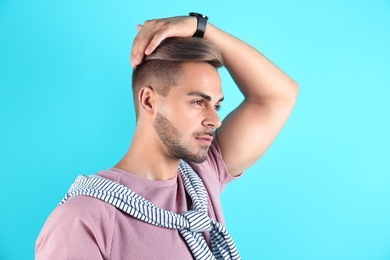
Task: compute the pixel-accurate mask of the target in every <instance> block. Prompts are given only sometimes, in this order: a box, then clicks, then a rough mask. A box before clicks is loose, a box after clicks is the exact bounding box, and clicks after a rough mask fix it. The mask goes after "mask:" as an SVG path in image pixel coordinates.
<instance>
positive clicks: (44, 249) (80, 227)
mask: <svg viewBox="0 0 390 260" xmlns="http://www.w3.org/2000/svg"><path fill="white" fill-rule="evenodd" d="M106 207H108V208H106ZM109 207H110V205H108V204H107V203H105V202H102V201H99V200H98V199H95V198H91V197H86V196H78V197H76V198H73V199H71V200H69V201H68V202H66V203H65V204H63V205H61V206H59V207H57V208H56V209H55V210H54V211H53V213H52V214H51V215H50V216H49V218H48V219H47V221H46V223H45V225H44V227H43V228H42V230H41V233H40V234H39V236H38V239H37V241H36V248H35V259H36V260H46V259H58V260H62V259H64V260H65V259H80V260H81V259H109V255H110V251H111V241H112V235H113V234H112V233H113V221H114V220H113V219H114V218H115V210H112V209H110V208H109Z"/></svg>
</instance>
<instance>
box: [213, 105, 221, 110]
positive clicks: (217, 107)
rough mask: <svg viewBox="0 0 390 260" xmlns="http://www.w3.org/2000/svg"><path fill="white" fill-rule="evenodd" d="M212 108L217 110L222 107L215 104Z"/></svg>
mask: <svg viewBox="0 0 390 260" xmlns="http://www.w3.org/2000/svg"><path fill="white" fill-rule="evenodd" d="M214 108H215V110H217V111H219V110H221V108H222V107H221V105H215V106H214Z"/></svg>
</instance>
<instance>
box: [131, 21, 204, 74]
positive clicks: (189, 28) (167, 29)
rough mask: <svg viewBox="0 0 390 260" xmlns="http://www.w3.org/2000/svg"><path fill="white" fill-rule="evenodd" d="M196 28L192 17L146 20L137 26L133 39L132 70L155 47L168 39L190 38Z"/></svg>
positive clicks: (195, 22)
mask: <svg viewBox="0 0 390 260" xmlns="http://www.w3.org/2000/svg"><path fill="white" fill-rule="evenodd" d="M196 27H197V19H196V17H192V16H177V17H171V18H164V19H156V20H148V21H146V22H145V23H144V25H137V30H138V34H137V36H136V37H135V38H134V42H133V47H132V50H131V57H130V63H131V66H132V67H133V68H135V67H137V65H139V64H140V63H141V62H142V59H143V58H144V55H149V54H151V53H152V52H153V51H154V50H155V49H156V48H157V46H158V45H159V44H160V43H161V42H162V41H163V40H164V39H166V38H169V37H191V36H192V35H193V34H194V33H195V31H196Z"/></svg>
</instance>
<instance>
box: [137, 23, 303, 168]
mask: <svg viewBox="0 0 390 260" xmlns="http://www.w3.org/2000/svg"><path fill="white" fill-rule="evenodd" d="M196 24H197V21H196V18H194V17H173V18H167V19H158V20H150V21H147V22H145V24H144V25H143V26H139V27H138V29H139V33H138V35H137V37H136V38H135V40H134V44H133V49H132V53H131V63H132V65H133V66H137V65H138V64H139V63H140V62H141V61H142V58H143V56H144V55H145V54H146V55H148V54H150V53H151V52H153V50H154V49H155V48H156V47H157V46H158V45H159V44H160V43H161V41H162V40H164V39H165V38H168V37H191V36H192V35H193V34H194V32H195V30H196ZM204 38H205V39H207V40H209V41H211V42H212V43H214V44H215V45H216V46H217V47H219V49H220V50H221V52H222V56H223V58H224V62H225V67H226V68H227V70H228V71H229V73H230V74H231V76H232V77H233V79H234V81H235V82H236V84H237V86H238V88H239V89H240V91H241V92H242V93H243V95H244V101H243V102H242V103H241V105H240V106H238V107H237V108H236V109H235V110H234V111H232V112H231V113H230V114H229V115H228V116H227V117H226V119H225V120H224V121H223V124H222V126H221V127H220V128H219V129H218V130H217V137H218V141H219V144H220V147H221V151H222V156H223V159H224V161H225V164H226V166H227V168H228V170H229V173H230V174H231V175H232V176H237V175H238V174H240V173H241V172H243V171H244V170H246V169H247V168H248V167H250V166H251V165H252V164H253V163H254V162H255V161H256V160H258V159H259V158H260V157H261V156H262V155H263V154H264V152H265V151H266V150H267V148H268V147H269V146H270V144H271V143H272V141H273V140H274V139H275V137H276V136H277V134H278V133H279V131H280V130H281V128H282V126H283V125H284V123H285V122H286V120H287V118H288V116H289V115H290V113H291V110H292V108H293V106H294V104H295V100H296V97H297V93H298V85H297V84H296V83H295V82H294V80H292V79H291V78H290V77H288V76H287V75H286V74H285V73H283V72H282V71H281V70H280V69H278V68H277V67H276V66H275V65H273V64H272V63H271V62H270V61H269V60H268V59H266V58H265V57H264V56H263V55H262V54H261V53H260V52H258V51H257V50H256V49H254V48H253V47H251V46H250V45H248V44H246V43H245V42H243V41H241V40H239V39H238V38H236V37H234V36H232V35H230V34H228V33H226V32H224V31H222V30H220V29H218V28H217V27H215V26H213V25H212V24H210V23H209V24H208V25H207V27H206V32H205V35H204Z"/></svg>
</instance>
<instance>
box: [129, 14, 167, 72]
mask: <svg viewBox="0 0 390 260" xmlns="http://www.w3.org/2000/svg"><path fill="white" fill-rule="evenodd" d="M161 27H162V23H158V21H156V20H149V21H146V22H145V23H144V25H142V26H137V29H139V31H138V34H137V36H136V37H135V38H134V41H133V47H132V54H131V65H132V66H133V68H135V67H136V66H137V65H138V64H140V63H141V62H142V59H143V57H144V55H145V50H146V48H147V46H148V45H149V43H150V41H151V40H152V39H153V37H154V35H155V34H156V33H157V32H158V31H159V30H160V28H161ZM149 54H150V53H149Z"/></svg>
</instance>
